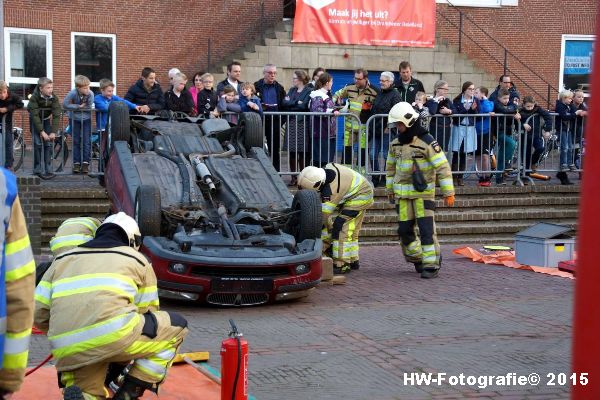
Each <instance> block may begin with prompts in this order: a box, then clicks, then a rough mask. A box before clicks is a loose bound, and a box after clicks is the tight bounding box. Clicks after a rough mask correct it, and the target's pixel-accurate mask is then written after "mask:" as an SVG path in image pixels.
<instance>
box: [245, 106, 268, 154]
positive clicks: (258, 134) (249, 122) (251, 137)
mask: <svg viewBox="0 0 600 400" xmlns="http://www.w3.org/2000/svg"><path fill="white" fill-rule="evenodd" d="M240 125H241V126H242V131H243V135H244V146H245V147H246V150H248V151H250V149H251V148H252V147H260V148H261V149H262V148H263V145H264V142H265V138H264V134H263V126H262V118H261V117H260V115H259V114H257V113H253V112H245V113H242V114H241V116H240Z"/></svg>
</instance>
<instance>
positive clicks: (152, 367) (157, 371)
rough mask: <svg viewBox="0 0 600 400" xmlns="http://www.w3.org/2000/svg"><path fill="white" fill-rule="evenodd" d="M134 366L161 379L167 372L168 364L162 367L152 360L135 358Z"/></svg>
mask: <svg viewBox="0 0 600 400" xmlns="http://www.w3.org/2000/svg"><path fill="white" fill-rule="evenodd" d="M134 368H137V369H139V370H140V371H142V372H144V373H145V374H147V375H149V376H151V377H152V378H154V379H156V380H159V381H160V380H162V378H163V377H164V376H165V375H166V373H167V368H166V366H165V367H162V366H160V365H158V364H155V363H153V362H152V361H148V360H144V359H138V360H135V364H134Z"/></svg>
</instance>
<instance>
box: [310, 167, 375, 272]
mask: <svg viewBox="0 0 600 400" xmlns="http://www.w3.org/2000/svg"><path fill="white" fill-rule="evenodd" d="M298 187H299V188H300V189H308V190H316V191H318V192H319V193H320V194H321V201H322V202H323V204H322V206H321V210H322V212H323V231H322V234H321V239H323V252H324V253H327V252H328V250H331V255H332V258H333V264H334V265H333V271H334V273H336V274H345V273H348V272H350V271H351V270H352V269H358V268H359V262H358V233H359V231H360V227H361V225H362V222H363V218H364V216H365V211H366V210H367V209H368V208H369V207H371V205H372V204H373V187H372V186H371V184H370V183H369V181H368V180H367V179H366V178H365V177H364V176H362V175H361V174H359V173H358V172H356V171H354V170H352V169H350V168H348V167H344V166H343V165H340V164H336V163H330V164H327V165H325V167H324V168H317V167H312V166H311V167H306V168H304V169H303V170H302V172H301V173H300V175H299V176H298Z"/></svg>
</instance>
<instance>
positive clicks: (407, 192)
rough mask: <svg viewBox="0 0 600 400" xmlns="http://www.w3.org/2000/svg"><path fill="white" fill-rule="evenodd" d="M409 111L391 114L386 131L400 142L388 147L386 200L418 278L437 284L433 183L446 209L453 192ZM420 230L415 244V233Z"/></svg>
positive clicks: (435, 150)
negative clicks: (393, 132) (395, 213)
mask: <svg viewBox="0 0 600 400" xmlns="http://www.w3.org/2000/svg"><path fill="white" fill-rule="evenodd" d="M418 118H419V115H418V114H417V112H416V111H415V110H414V109H413V107H412V106H411V105H410V104H408V103H406V102H401V103H398V104H396V105H395V106H394V107H392V109H391V110H390V112H389V115H388V124H389V126H390V128H396V129H397V130H398V136H397V138H396V139H394V140H393V141H392V142H391V143H390V149H389V154H388V158H387V162H386V188H387V192H388V199H389V200H390V202H393V203H395V204H396V207H397V210H398V235H399V236H400V242H401V244H402V252H403V253H404V256H405V258H406V260H407V261H408V262H411V263H413V264H414V265H415V270H416V271H417V272H418V273H420V274H421V278H426V279H427V278H435V277H436V276H437V275H438V272H439V269H440V261H441V254H440V246H439V243H438V241H437V237H436V234H435V221H434V214H435V202H434V198H435V182H436V179H437V180H438V181H439V184H440V190H441V191H442V195H443V196H444V204H445V205H446V206H448V207H452V206H453V205H454V186H453V185H452V172H451V170H450V165H448V160H447V159H446V156H445V155H444V152H443V150H442V148H441V147H440V145H439V144H438V143H437V142H436V141H435V139H434V138H433V136H431V135H430V134H429V132H427V130H426V129H424V128H423V127H422V125H421V124H420V123H417V120H418ZM416 226H418V227H419V236H420V240H419V238H418V237H417V236H416V234H415V227H416Z"/></svg>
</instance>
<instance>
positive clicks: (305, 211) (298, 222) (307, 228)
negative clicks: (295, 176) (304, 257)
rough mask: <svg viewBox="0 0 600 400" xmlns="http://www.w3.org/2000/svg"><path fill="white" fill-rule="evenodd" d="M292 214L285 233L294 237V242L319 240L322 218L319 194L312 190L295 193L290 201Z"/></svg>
mask: <svg viewBox="0 0 600 400" xmlns="http://www.w3.org/2000/svg"><path fill="white" fill-rule="evenodd" d="M292 212H293V214H292V216H291V217H290V219H289V221H288V223H287V225H286V226H287V229H286V231H287V232H288V233H290V234H292V235H294V237H295V238H296V242H298V243H300V242H302V241H303V240H305V239H319V238H321V229H322V228H323V216H322V213H321V197H320V196H319V193H317V192H315V191H314V190H299V191H297V192H296V194H295V195H294V200H293V201H292Z"/></svg>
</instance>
